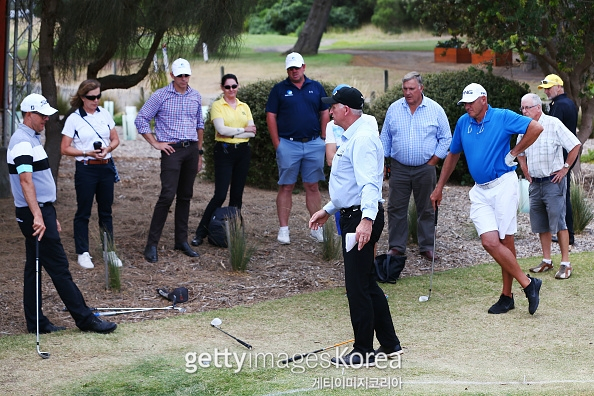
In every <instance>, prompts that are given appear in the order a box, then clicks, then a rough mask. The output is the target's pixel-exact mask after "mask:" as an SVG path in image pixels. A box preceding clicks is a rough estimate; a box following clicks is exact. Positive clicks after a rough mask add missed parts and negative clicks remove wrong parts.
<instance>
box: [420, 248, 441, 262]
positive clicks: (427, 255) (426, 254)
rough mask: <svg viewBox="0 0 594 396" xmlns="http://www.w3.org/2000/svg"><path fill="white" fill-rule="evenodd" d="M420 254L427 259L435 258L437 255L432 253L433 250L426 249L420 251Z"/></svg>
mask: <svg viewBox="0 0 594 396" xmlns="http://www.w3.org/2000/svg"><path fill="white" fill-rule="evenodd" d="M421 256H423V257H424V258H426V259H427V260H429V261H431V260H437V256H436V255H434V254H433V250H427V251H424V252H421Z"/></svg>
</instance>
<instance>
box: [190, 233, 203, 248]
mask: <svg viewBox="0 0 594 396" xmlns="http://www.w3.org/2000/svg"><path fill="white" fill-rule="evenodd" d="M203 239H204V237H203V236H201V235H200V236H199V235H194V238H192V242H191V243H192V246H200V245H202V240H203Z"/></svg>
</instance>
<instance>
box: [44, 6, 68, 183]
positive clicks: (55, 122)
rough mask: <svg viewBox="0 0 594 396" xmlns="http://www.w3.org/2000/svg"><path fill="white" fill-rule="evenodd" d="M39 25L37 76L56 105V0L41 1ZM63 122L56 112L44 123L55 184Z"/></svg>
mask: <svg viewBox="0 0 594 396" xmlns="http://www.w3.org/2000/svg"><path fill="white" fill-rule="evenodd" d="M41 4H42V9H41V26H40V29H39V77H40V79H41V93H42V94H43V96H45V98H46V99H47V100H48V102H49V103H50V105H51V106H52V107H57V103H58V88H57V86H56V78H55V75H54V55H53V49H54V29H55V26H56V16H57V15H56V11H57V9H58V0H46V1H43V2H42V3H41ZM62 127H63V122H61V121H60V120H59V116H58V114H57V113H56V114H54V115H53V116H51V117H50V119H49V121H48V122H47V123H46V124H45V151H46V152H47V156H48V159H49V163H50V168H51V170H52V175H53V176H54V180H55V182H56V185H57V183H58V168H59V167H60V159H61V157H62V155H61V154H60V142H61V141H62V134H61V132H62Z"/></svg>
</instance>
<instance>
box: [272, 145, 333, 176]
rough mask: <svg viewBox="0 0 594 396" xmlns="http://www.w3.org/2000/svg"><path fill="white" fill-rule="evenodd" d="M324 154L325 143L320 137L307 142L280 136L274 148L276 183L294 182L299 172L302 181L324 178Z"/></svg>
mask: <svg viewBox="0 0 594 396" xmlns="http://www.w3.org/2000/svg"><path fill="white" fill-rule="evenodd" d="M325 155H326V144H325V143H324V141H323V140H322V139H320V138H317V139H314V140H311V141H309V142H307V143H301V142H295V141H292V140H288V139H283V138H281V139H280V144H279V145H278V147H277V149H276V164H277V165H278V184H279V185H288V184H295V183H296V182H297V176H298V175H299V173H301V180H303V182H304V183H317V182H319V181H320V180H324V179H325V177H324V156H325Z"/></svg>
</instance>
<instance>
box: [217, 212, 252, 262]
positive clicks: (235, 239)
mask: <svg viewBox="0 0 594 396" xmlns="http://www.w3.org/2000/svg"><path fill="white" fill-rule="evenodd" d="M225 224H226V225H227V241H228V249H229V262H230V264H231V268H233V270H234V271H245V270H246V269H247V265H248V263H249V262H250V259H251V258H252V255H253V254H254V252H255V251H256V248H255V246H253V245H249V244H248V242H247V238H246V236H245V232H244V231H243V223H242V220H241V217H239V216H237V217H234V218H231V219H229V220H227V221H226V222H225Z"/></svg>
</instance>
